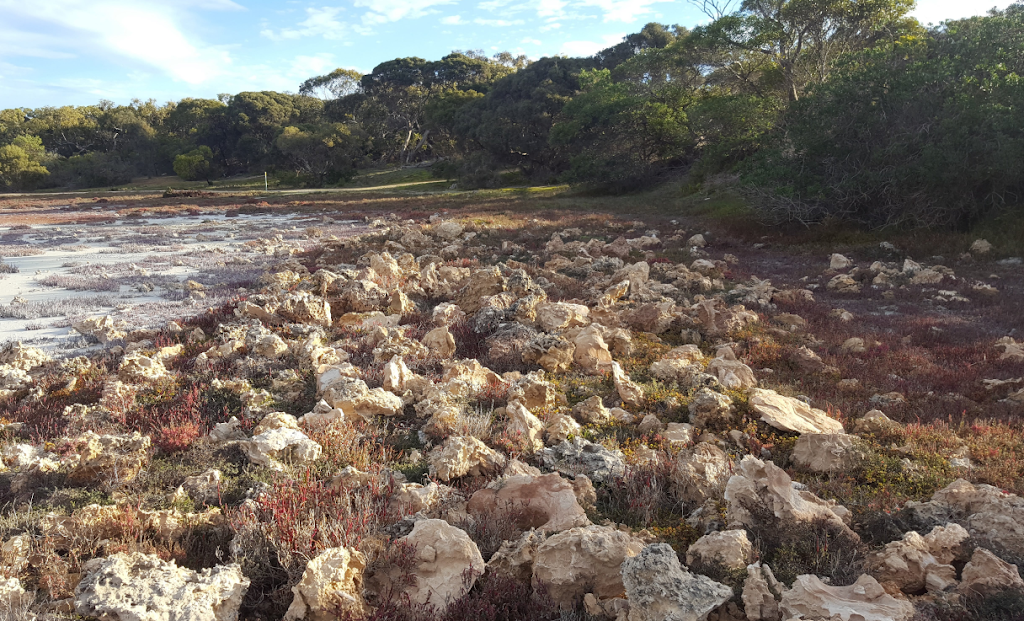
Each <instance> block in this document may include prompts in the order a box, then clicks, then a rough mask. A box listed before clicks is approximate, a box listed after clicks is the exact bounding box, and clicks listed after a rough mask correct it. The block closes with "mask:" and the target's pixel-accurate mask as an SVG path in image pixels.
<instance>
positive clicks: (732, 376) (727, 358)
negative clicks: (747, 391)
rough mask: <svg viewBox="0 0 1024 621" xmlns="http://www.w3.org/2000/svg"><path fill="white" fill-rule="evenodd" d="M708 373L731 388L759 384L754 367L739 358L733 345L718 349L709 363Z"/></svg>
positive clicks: (749, 386) (737, 388) (735, 388)
mask: <svg viewBox="0 0 1024 621" xmlns="http://www.w3.org/2000/svg"><path fill="white" fill-rule="evenodd" d="M708 373H710V374H712V375H714V376H715V377H717V378H718V381H719V382H721V384H722V386H725V387H726V388H729V389H731V390H741V389H744V388H752V387H754V386H757V378H756V377H754V371H753V369H751V368H750V367H748V366H747V365H745V364H743V363H742V362H740V361H739V360H737V358H736V354H735V353H734V352H733V351H732V348H731V347H722V348H720V349H719V350H718V353H717V354H716V356H715V358H714V360H712V361H711V362H710V363H709V364H708Z"/></svg>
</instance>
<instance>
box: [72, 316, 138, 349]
mask: <svg viewBox="0 0 1024 621" xmlns="http://www.w3.org/2000/svg"><path fill="white" fill-rule="evenodd" d="M72 327H73V328H74V329H75V330H77V331H79V332H81V333H82V334H87V335H89V336H94V337H96V339H97V340H99V342H100V343H104V344H106V343H109V342H110V341H113V340H117V339H123V338H124V337H125V336H127V335H128V322H126V321H124V320H123V319H114V318H113V317H111V316H110V315H107V316H105V317H90V318H89V319H85V320H83V321H79V322H77V323H75V324H74V325H73V326H72Z"/></svg>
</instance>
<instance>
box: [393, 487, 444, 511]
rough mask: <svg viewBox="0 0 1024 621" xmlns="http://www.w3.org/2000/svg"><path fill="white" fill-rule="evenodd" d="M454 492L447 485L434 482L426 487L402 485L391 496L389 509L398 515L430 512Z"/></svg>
mask: <svg viewBox="0 0 1024 621" xmlns="http://www.w3.org/2000/svg"><path fill="white" fill-rule="evenodd" d="M452 491H453V490H452V488H450V487H448V486H447V485H438V484H437V483H434V482H430V483H427V484H426V485H421V484H419V483H402V484H401V485H399V486H398V489H397V490H395V493H394V495H392V496H391V500H390V501H389V507H390V509H391V511H393V512H394V513H396V514H398V515H415V514H416V513H419V512H421V511H429V510H430V509H431V508H433V507H434V506H435V505H436V504H437V503H438V501H440V500H441V499H442V497H449V496H451V493H452Z"/></svg>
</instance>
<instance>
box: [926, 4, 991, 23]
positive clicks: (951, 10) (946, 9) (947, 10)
mask: <svg viewBox="0 0 1024 621" xmlns="http://www.w3.org/2000/svg"><path fill="white" fill-rule="evenodd" d="M1010 4H1011V1H1010V0H988V1H987V2H973V3H972V2H964V1H963V0H917V8H915V9H914V10H913V11H911V13H910V14H911V15H913V16H914V17H916V18H917V19H918V21H920V22H921V23H922V24H929V23H932V24H938V23H939V22H943V21H946V20H949V19H963V18H965V17H972V16H974V15H984V14H985V13H987V12H988V10H989V9H991V8H993V7H995V8H999V9H1005V8H1006V7H1007V6H1009V5H1010Z"/></svg>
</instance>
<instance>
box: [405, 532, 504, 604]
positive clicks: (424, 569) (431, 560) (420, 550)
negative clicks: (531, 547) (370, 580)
mask: <svg viewBox="0 0 1024 621" xmlns="http://www.w3.org/2000/svg"><path fill="white" fill-rule="evenodd" d="M398 541H399V542H401V543H404V544H406V545H410V546H414V547H415V548H416V555H415V559H414V566H413V567H412V570H411V575H412V576H413V577H414V580H413V581H412V582H413V583H412V584H409V585H401V584H395V587H396V591H397V593H402V594H404V595H405V596H408V598H409V601H410V602H411V603H413V604H416V605H420V606H422V605H424V604H426V603H427V602H428V601H429V603H430V605H431V606H433V607H434V608H435V609H436V610H438V611H439V612H443V611H444V610H445V609H446V608H447V607H448V605H449V604H450V603H451V602H453V601H455V600H457V599H459V598H460V597H462V596H463V595H465V594H466V593H468V592H469V590H470V589H471V588H472V587H473V584H474V583H475V582H476V579H477V578H478V577H480V576H481V575H482V574H483V573H484V559H483V557H481V556H480V550H478V549H477V547H476V544H475V543H473V540H472V539H470V538H469V535H467V534H466V532H465V531H464V530H461V529H459V528H456V527H454V526H451V525H449V524H448V522H445V521H444V520H420V521H418V522H416V525H415V526H413V528H412V532H411V533H409V534H408V535H406V536H405V537H402V538H401V539H399V540H398Z"/></svg>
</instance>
